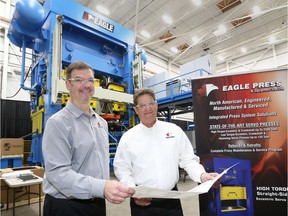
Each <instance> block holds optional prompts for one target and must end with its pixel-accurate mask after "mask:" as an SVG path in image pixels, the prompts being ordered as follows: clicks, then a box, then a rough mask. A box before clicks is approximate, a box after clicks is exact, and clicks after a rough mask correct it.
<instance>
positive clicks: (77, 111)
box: [66, 101, 96, 118]
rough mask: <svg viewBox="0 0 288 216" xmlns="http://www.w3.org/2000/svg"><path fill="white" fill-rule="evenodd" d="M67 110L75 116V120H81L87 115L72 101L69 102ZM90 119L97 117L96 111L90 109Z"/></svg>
mask: <svg viewBox="0 0 288 216" xmlns="http://www.w3.org/2000/svg"><path fill="white" fill-rule="evenodd" d="M66 108H67V109H68V110H69V112H71V113H72V115H74V116H75V118H79V117H80V116H82V115H85V113H84V112H83V111H82V110H81V109H79V108H78V107H77V106H75V105H74V104H73V103H72V102H71V101H68V102H67V105H66ZM89 109H90V113H91V115H90V117H92V116H95V117H96V113H95V112H94V110H93V109H92V108H91V107H90V108H89Z"/></svg>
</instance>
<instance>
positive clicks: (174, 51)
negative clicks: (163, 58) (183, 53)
mask: <svg viewBox="0 0 288 216" xmlns="http://www.w3.org/2000/svg"><path fill="white" fill-rule="evenodd" d="M170 50H171V51H172V52H173V53H178V52H179V50H178V49H177V48H176V47H171V48H170Z"/></svg>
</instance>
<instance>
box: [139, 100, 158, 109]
mask: <svg viewBox="0 0 288 216" xmlns="http://www.w3.org/2000/svg"><path fill="white" fill-rule="evenodd" d="M156 103H157V102H156V101H150V102H147V103H142V104H138V105H136V106H135V107H137V108H139V109H144V108H145V107H152V106H154V105H155V104H156Z"/></svg>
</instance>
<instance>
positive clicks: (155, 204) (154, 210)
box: [130, 186, 183, 216]
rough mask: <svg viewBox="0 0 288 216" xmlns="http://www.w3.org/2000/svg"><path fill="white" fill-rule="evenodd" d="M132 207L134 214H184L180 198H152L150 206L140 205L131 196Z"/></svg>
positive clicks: (151, 215) (135, 215) (145, 215)
mask: <svg viewBox="0 0 288 216" xmlns="http://www.w3.org/2000/svg"><path fill="white" fill-rule="evenodd" d="M172 190H178V189H177V187H176V186H175V188H173V189H172ZM130 209H131V215H132V216H155V215H157V216H183V211H182V206H181V202H180V199H152V202H151V204H150V205H149V206H139V205H136V203H135V202H134V199H133V198H131V199H130Z"/></svg>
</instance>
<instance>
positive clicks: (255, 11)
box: [252, 6, 261, 18]
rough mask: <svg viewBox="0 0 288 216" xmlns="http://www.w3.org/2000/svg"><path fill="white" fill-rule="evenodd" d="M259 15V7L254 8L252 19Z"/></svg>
mask: <svg viewBox="0 0 288 216" xmlns="http://www.w3.org/2000/svg"><path fill="white" fill-rule="evenodd" d="M260 14H261V8H260V7H259V6H255V7H253V8H252V17H253V18H255V17H258V16H260Z"/></svg>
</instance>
